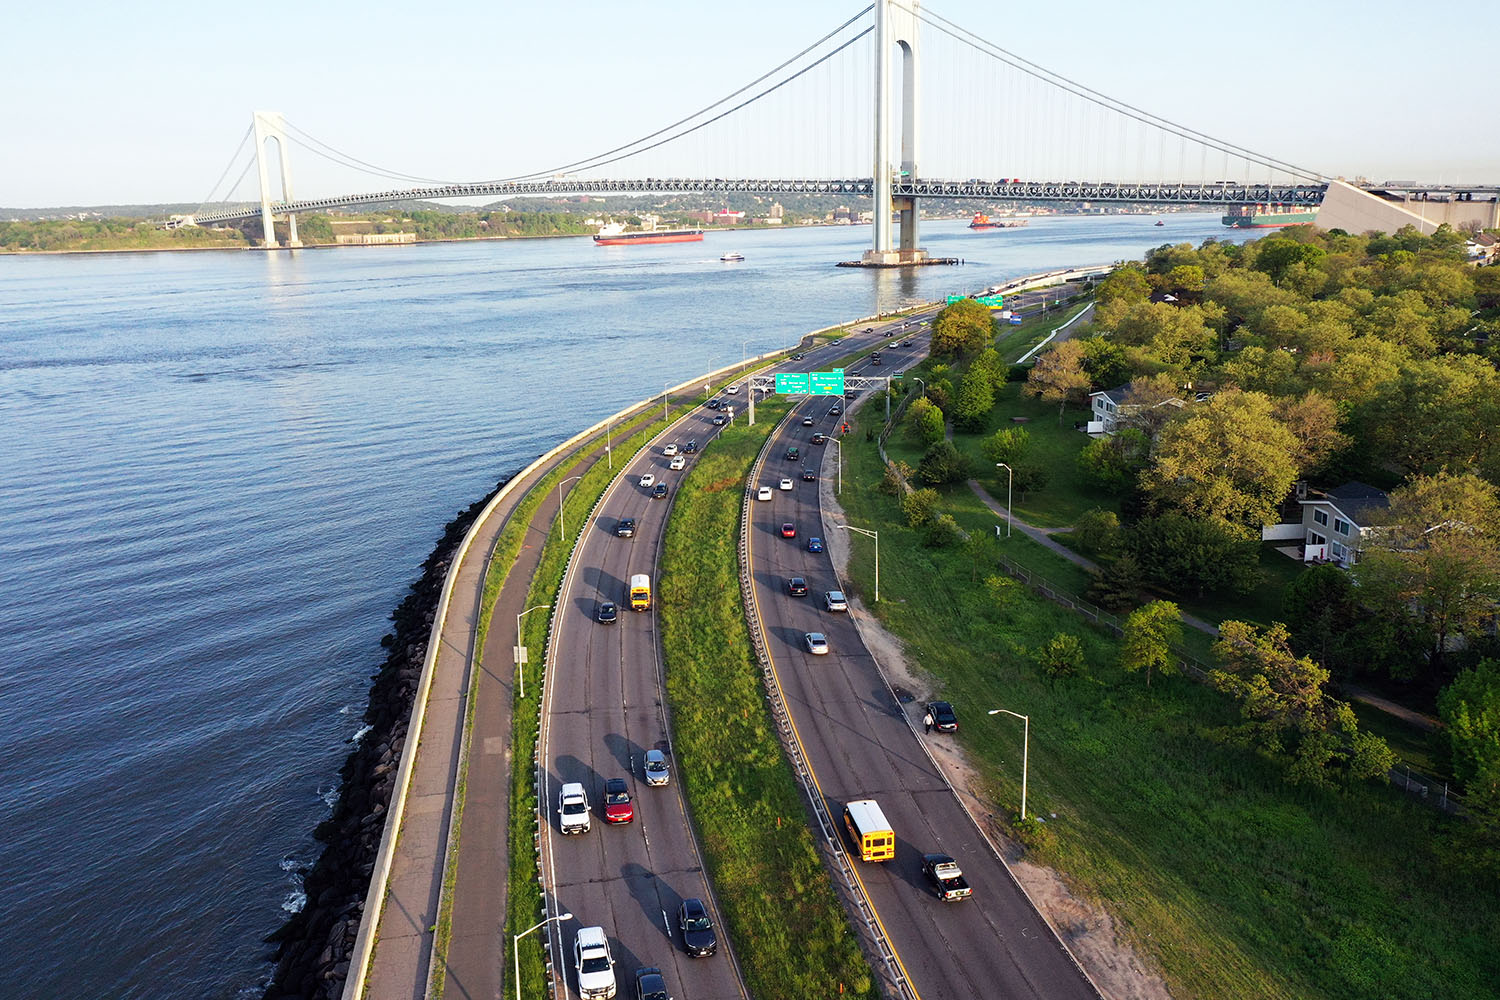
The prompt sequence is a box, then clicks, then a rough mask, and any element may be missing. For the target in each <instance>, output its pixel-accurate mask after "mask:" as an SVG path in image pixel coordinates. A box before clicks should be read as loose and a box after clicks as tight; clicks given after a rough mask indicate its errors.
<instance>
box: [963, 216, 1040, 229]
mask: <svg viewBox="0 0 1500 1000" xmlns="http://www.w3.org/2000/svg"><path fill="white" fill-rule="evenodd" d="M1024 225H1026V220H1025V219H1006V220H1004V221H1001V220H992V219H991V218H990V217H989V216H988V215H976V216H974V218H973V219H971V220H969V228H970V229H1019V228H1021V227H1022V226H1024Z"/></svg>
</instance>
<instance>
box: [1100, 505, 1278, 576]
mask: <svg viewBox="0 0 1500 1000" xmlns="http://www.w3.org/2000/svg"><path fill="white" fill-rule="evenodd" d="M1128 537H1129V544H1130V551H1131V554H1132V555H1134V556H1135V558H1136V561H1137V562H1138V563H1139V564H1140V567H1141V573H1142V574H1143V575H1144V576H1145V578H1146V579H1147V580H1150V581H1151V582H1152V583H1155V584H1156V585H1157V586H1159V587H1163V588H1165V589H1166V590H1169V591H1171V592H1173V593H1176V594H1188V595H1192V596H1196V597H1202V596H1203V595H1205V594H1207V593H1209V592H1225V591H1227V592H1231V593H1237V594H1248V593H1249V592H1250V591H1251V590H1254V589H1255V585H1256V583H1257V582H1258V581H1259V579H1260V546H1259V541H1258V540H1257V539H1251V538H1247V537H1245V536H1244V535H1243V534H1240V533H1238V532H1236V531H1235V530H1234V529H1232V528H1230V527H1229V526H1228V525H1226V524H1225V523H1224V522H1223V521H1220V520H1217V519H1200V518H1193V517H1188V516H1187V515H1185V514H1179V513H1177V512H1175V511H1173V512H1168V513H1166V514H1163V515H1161V516H1160V517H1149V518H1145V519H1143V520H1141V521H1140V522H1139V523H1138V524H1136V526H1135V527H1134V528H1133V529H1132V530H1131V532H1130V534H1129V536H1128Z"/></svg>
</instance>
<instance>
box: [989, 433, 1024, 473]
mask: <svg viewBox="0 0 1500 1000" xmlns="http://www.w3.org/2000/svg"><path fill="white" fill-rule="evenodd" d="M1030 446H1031V434H1030V433H1028V432H1027V430H1026V428H1024V427H1002V428H1000V429H999V430H998V431H996V432H995V433H993V434H991V435H990V436H989V437H987V438H985V439H984V443H983V444H981V445H980V450H981V451H983V452H984V457H985V458H987V459H989V460H990V461H991V462H1005V463H1006V464H1008V465H1014V464H1015V463H1016V462H1018V461H1020V459H1021V456H1023V455H1025V454H1026V449H1027V448H1029V447H1030Z"/></svg>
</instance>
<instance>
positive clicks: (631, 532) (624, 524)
mask: <svg viewBox="0 0 1500 1000" xmlns="http://www.w3.org/2000/svg"><path fill="white" fill-rule="evenodd" d="M615 534H616V535H619V536H620V537H621V538H634V537H635V518H633V517H622V518H620V523H619V524H617V525H615Z"/></svg>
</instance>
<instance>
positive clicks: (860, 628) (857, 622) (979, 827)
mask: <svg viewBox="0 0 1500 1000" xmlns="http://www.w3.org/2000/svg"><path fill="white" fill-rule="evenodd" d="M907 396H908V398H910V393H908V394H907ZM863 405H864V404H863V403H861V404H860V406H857V407H856V409H859V408H860V407H861V406H863ZM895 425H896V419H895V418H893V419H891V420H890V421H887V422H886V425H885V427H884V428H882V430H881V432H880V436H879V438H878V449H879V451H880V455H881V458H882V459H883V460H884V459H885V439H886V437H887V436H888V435H889V434H890V431H891V428H892V427H894V426H895ZM825 454H826V453H825ZM901 483H902V485H903V486H905V487H906V488H907V489H910V488H911V484H910V483H907V482H906V480H905V479H902V480H901ZM818 517H819V520H820V521H821V523H822V525H823V537H824V538H833V537H837V536H835V535H834V533H833V532H831V531H829V530H828V526H829V522H828V512H827V510H826V509H824V508H823V505H822V504H819V505H818ZM849 542H850V544H851V545H852V544H853V539H852V538H850V539H849ZM1002 558H1003V557H1002ZM829 562H831V563H832V564H833V578H834V580H836V581H837V582H838V586H839V589H840V590H842V591H843V592H844V594H845V596H847V595H848V594H849V591H848V589H847V588H846V587H845V585H844V576H843V574H842V573H840V572H839V567H838V561H837V560H835V559H832V558H830V559H829ZM849 617H850V620H851V621H853V622H854V630H855V631H856V632H858V633H859V640H860V642H861V643H863V644H864V647H865V651H866V652H867V653H869V654H870V662H872V663H874V664H875V672H876V673H877V674H879V675H880V683H882V684H883V685H885V689H886V693H887V694H889V695H890V697H891V701H892V702H893V703H894V704H895V705H896V706H897V711H899V712H900V714H901V717H902V719H903V720H904V721H905V722H906V726H907V728H908V729H909V730H910V731H911V734H912V738H913V739H915V740H916V741H917V745H918V746H920V747H921V748H922V753H923V754H925V755H926V756H927V760H928V761H929V762H930V763H931V764H932V769H933V771H934V772H936V773H937V774H938V775H939V776H941V777H942V779H943V784H944V785H946V786H947V788H948V792H949V794H951V795H952V796H953V799H954V801H955V802H957V803H958V807H959V808H960V809H962V810H963V812H964V815H965V816H967V817H969V822H970V823H972V824H973V826H974V830H975V832H977V833H978V834H979V836H980V837H981V838H982V839H983V840H984V842H985V844H987V845H988V846H989V849H990V853H991V854H993V855H994V857H995V860H997V861H999V862H1000V866H1001V867H1002V868H1004V869H1005V874H1006V875H1009V876H1010V881H1011V884H1012V885H1013V886H1015V888H1016V891H1017V892H1019V893H1020V894H1021V896H1022V898H1023V899H1025V900H1026V902H1027V904H1028V905H1030V906H1031V909H1032V911H1033V912H1034V913H1036V915H1037V917H1038V918H1039V919H1040V920H1041V921H1042V923H1043V924H1045V925H1046V927H1047V929H1048V930H1050V931H1051V932H1052V937H1053V940H1055V941H1056V942H1057V946H1058V947H1059V948H1061V949H1062V951H1063V954H1065V955H1067V956H1068V960H1069V961H1070V962H1072V963H1073V968H1075V969H1077V970H1078V974H1079V975H1080V976H1082V977H1083V980H1084V982H1086V983H1088V984H1089V988H1090V989H1092V990H1093V991H1094V995H1095V996H1098V997H1101V998H1102V997H1103V993H1102V992H1101V991H1100V989H1099V985H1098V984H1097V983H1095V982H1094V979H1093V977H1092V976H1090V975H1089V974H1088V970H1087V969H1085V968H1084V967H1083V963H1082V962H1080V961H1078V956H1076V955H1074V954H1073V949H1071V948H1069V947H1068V943H1067V942H1066V941H1065V940H1063V936H1062V933H1061V932H1060V931H1059V930H1058V929H1057V927H1056V926H1054V925H1053V923H1052V921H1050V920H1048V919H1047V916H1046V914H1044V913H1043V912H1042V910H1041V907H1039V906H1037V904H1036V900H1034V899H1032V898H1031V893H1029V892H1027V891H1026V887H1025V886H1024V885H1022V884H1021V880H1020V879H1018V878H1016V873H1015V872H1013V871H1011V868H1010V865H1009V864H1007V863H1006V860H1005V855H1004V854H1003V853H1001V851H1000V846H999V845H998V844H996V843H995V841H994V839H993V838H992V837H991V836H990V834H989V831H988V830H986V829H985V828H984V825H983V824H982V823H980V822H979V817H977V816H975V815H974V812H973V810H971V809H970V808H969V805H968V803H966V802H965V801H964V798H963V796H962V795H960V794H958V789H956V788H954V787H953V782H952V781H950V780H949V779H948V773H947V772H946V771H944V770H943V767H942V765H941V764H939V763H938V760H937V758H936V757H934V756H933V755H932V751H931V750H929V749H928V748H927V741H926V740H925V739H923V738H922V737H921V736H919V735H918V734H917V729H916V726H915V725H914V724H913V723H912V720H911V717H910V716H908V715H907V714H906V712H905V711H904V710H902V709H901V708H900V705H901V699H900V698H898V697H897V696H896V689H895V687H894V686H892V684H891V681H890V677H889V676H887V674H886V671H885V668H884V667H883V666H881V664H880V658H879V657H878V656H876V655H875V650H876V649H877V648H878V646H877V644H875V643H871V642H869V641H868V640H867V639H866V638H865V625H864V624H863V622H862V621H861V616H860V615H856V614H854V613H853V611H852V610H851V612H850V615H849Z"/></svg>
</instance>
